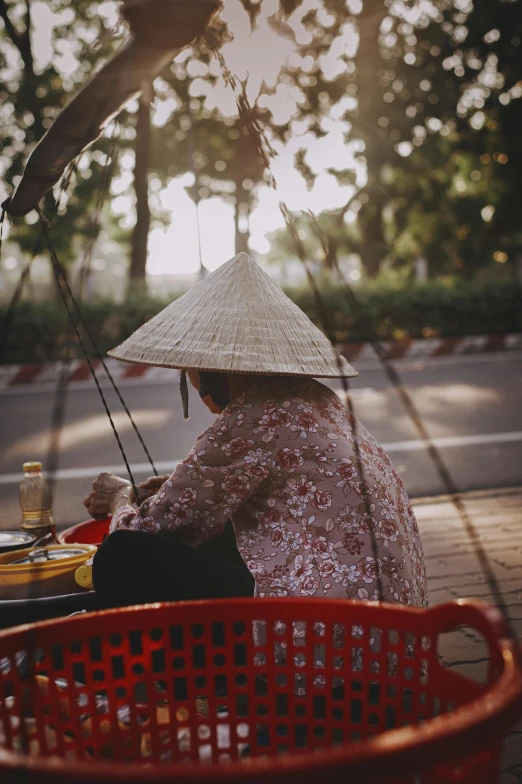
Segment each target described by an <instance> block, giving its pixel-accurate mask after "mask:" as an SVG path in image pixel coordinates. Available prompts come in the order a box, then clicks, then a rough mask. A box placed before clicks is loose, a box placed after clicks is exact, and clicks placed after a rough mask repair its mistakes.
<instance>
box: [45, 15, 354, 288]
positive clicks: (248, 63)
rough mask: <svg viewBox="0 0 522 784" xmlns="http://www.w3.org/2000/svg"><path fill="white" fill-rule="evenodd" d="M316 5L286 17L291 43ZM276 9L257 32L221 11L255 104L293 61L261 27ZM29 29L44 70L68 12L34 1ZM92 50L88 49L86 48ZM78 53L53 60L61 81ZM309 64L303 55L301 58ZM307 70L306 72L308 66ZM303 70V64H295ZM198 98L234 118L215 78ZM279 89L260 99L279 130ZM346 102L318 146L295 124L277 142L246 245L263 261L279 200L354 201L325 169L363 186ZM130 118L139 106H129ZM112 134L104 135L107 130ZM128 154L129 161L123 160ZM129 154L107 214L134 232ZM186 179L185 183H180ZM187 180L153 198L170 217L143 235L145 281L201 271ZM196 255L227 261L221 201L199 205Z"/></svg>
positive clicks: (283, 103)
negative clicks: (303, 164)
mask: <svg viewBox="0 0 522 784" xmlns="http://www.w3.org/2000/svg"><path fill="white" fill-rule="evenodd" d="M319 6H320V3H319V2H318V0H304V1H303V3H302V4H301V5H300V6H299V7H298V9H297V10H296V11H295V12H294V13H293V14H292V16H291V18H290V19H289V24H290V26H291V28H292V30H293V32H294V34H295V36H296V40H297V42H298V43H304V42H305V41H306V40H307V39H308V37H309V33H308V32H307V31H306V29H305V28H304V26H303V25H302V19H303V17H304V16H305V15H306V14H307V13H308V12H309V11H310V10H311V9H315V8H318V7H319ZM118 7H119V4H118V3H116V2H113V0H106V2H104V3H102V5H101V6H100V13H103V15H104V16H105V17H106V19H107V22H108V24H109V25H110V26H111V27H113V28H114V27H116V26H117V24H118ZM278 8H279V0H263V3H262V4H261V9H260V13H259V16H258V18H257V26H256V28H255V29H254V30H253V31H251V29H250V21H249V18H248V14H247V13H246V11H245V9H244V8H243V6H242V4H241V2H240V0H227V2H226V3H225V4H224V7H223V10H222V12H221V16H222V19H223V20H224V21H225V22H226V23H227V25H228V28H229V31H230V33H231V35H232V40H231V41H230V42H227V43H226V44H225V45H224V47H223V54H224V57H225V59H226V62H227V64H228V66H229V68H230V69H231V71H232V72H233V73H235V74H236V75H237V76H238V77H239V78H240V79H241V80H245V79H246V80H247V88H246V89H247V95H248V96H249V98H250V100H251V101H252V102H254V101H255V100H256V99H257V96H258V95H259V92H260V90H261V87H262V85H263V83H265V84H266V85H267V86H268V87H274V86H276V84H277V79H278V74H279V71H280V69H281V67H282V65H283V64H284V63H285V61H286V60H287V59H289V58H292V57H294V58H295V57H296V54H295V53H294V50H295V48H296V47H295V43H294V42H293V41H292V40H291V38H290V37H283V36H281V35H279V34H278V33H277V32H276V31H275V30H274V29H272V27H271V26H270V24H269V23H268V19H269V17H270V16H272V15H273V14H275V13H276V12H277V10H278ZM33 15H34V21H35V24H34V31H33V45H34V50H35V56H36V62H37V64H38V67H39V68H44V67H45V66H46V65H47V64H48V63H49V60H50V57H51V55H52V47H51V45H50V32H51V30H52V29H53V28H58V27H60V26H61V25H63V24H66V23H67V22H69V21H70V17H71V11H70V9H65V10H64V11H62V12H60V13H56V12H54V11H52V10H51V9H50V8H49V5H48V4H47V3H45V2H42V0H35V2H34V3H33ZM357 41H358V38H357V34H356V32H355V30H354V29H353V27H352V26H351V25H348V24H347V25H346V26H345V29H344V30H343V33H342V36H341V37H340V38H339V40H338V42H337V43H336V46H334V47H332V51H331V53H330V54H329V55H328V56H327V57H323V58H322V60H321V67H322V69H323V71H324V73H325V75H326V76H327V78H333V77H334V76H335V75H336V74H337V73H339V68H341V67H344V66H343V64H342V61H341V59H340V56H341V55H342V53H343V51H344V52H347V53H353V52H354V51H355V49H356V47H357ZM93 43H94V42H93ZM188 53H189V50H184V51H183V52H181V53H180V55H178V58H176V59H178V60H180V61H183V60H185V59H186V58H187V56H188ZM77 54H78V52H77V51H73V50H72V49H71V50H68V51H67V52H64V53H63V55H62V54H60V55H59V57H58V59H59V62H56V63H55V64H56V65H57V66H58V68H59V70H60V73H61V74H63V76H64V77H65V79H67V76H68V75H69V76H70V75H71V74H72V73H74V71H75V69H77V68H78V65H79V63H78V60H77ZM309 59H311V58H309ZM308 65H310V66H311V63H309V64H308ZM303 68H304V70H306V68H307V64H306V63H303ZM211 71H212V73H214V74H215V75H219V74H220V68H219V64H218V63H217V61H215V62H214V63H213V64H212V66H211ZM200 86H201V88H202V89H201V92H202V94H204V95H206V96H207V97H206V104H207V106H208V108H210V109H211V108H213V107H217V108H218V109H219V110H220V111H221V112H222V113H223V114H224V115H225V116H227V115H228V116H236V115H237V107H236V103H235V98H234V95H233V93H232V90H231V88H230V87H228V86H227V85H226V84H225V82H224V81H223V80H222V79H220V80H219V81H218V83H217V85H216V87H214V88H211V87H209V86H208V83H206V82H204V81H203V80H202V81H201V85H200ZM289 89H290V88H288V86H287V85H285V84H280V85H279V86H278V87H277V90H276V92H275V94H274V95H273V96H270V97H269V98H267V104H268V105H269V107H270V109H271V111H272V112H273V116H274V120H275V122H278V123H285V122H287V121H288V120H290V119H291V116H292V114H291V113H292V110H293V106H294V102H293V97H292V96H291V95H289V94H288V90H289ZM346 100H347V101H348V102H350V101H353V99H350V98H348V99H345V100H344V101H343V100H341V101H340V102H339V104H338V105H337V107H334V109H333V111H332V116H331V119H329V120H327V121H325V123H324V124H323V129H324V130H325V131H327V136H325V137H324V138H323V139H320V140H317V139H316V138H314V137H313V135H312V134H310V133H308V132H307V128H306V125H305V124H304V123H296V127H295V129H294V135H293V136H292V138H291V140H290V141H289V142H288V144H287V145H286V146H283V145H281V144H280V145H277V146H276V149H277V154H278V155H277V159H276V160H275V161H274V162H273V172H274V175H275V177H276V179H277V182H278V185H279V191H278V193H277V194H276V193H274V192H273V191H272V190H271V189H269V188H267V187H266V186H263V187H261V188H260V189H259V190H258V192H257V206H256V207H255V209H254V210H253V212H252V215H251V216H250V246H251V248H252V250H253V252H254V253H257V254H263V253H266V252H267V251H268V250H269V242H268V239H267V234H268V233H270V232H273V231H274V230H276V229H279V228H281V227H283V225H284V223H283V219H282V216H281V213H280V210H279V201H280V200H281V199H283V200H284V201H286V202H287V204H288V206H289V208H290V209H291V210H303V209H312V210H313V211H314V212H321V211H322V210H327V209H334V208H336V207H340V206H342V205H343V204H344V203H346V201H347V200H348V199H349V198H350V196H351V195H352V194H353V191H354V189H353V187H351V186H349V187H341V186H339V184H338V182H337V180H336V179H335V177H333V176H332V175H330V174H328V173H327V172H326V169H327V168H328V167H331V166H333V167H334V168H336V169H343V168H348V167H350V168H355V170H356V172H357V177H358V182H357V185H358V186H360V185H362V184H364V179H365V171H364V166H363V165H362V164H360V163H355V161H354V152H355V151H354V149H352V147H351V145H350V144H349V143H348V144H347V143H346V142H345V140H344V136H343V134H344V133H345V132H346V131H347V130H349V125H348V123H347V122H346V121H344V120H343V119H342V114H343V112H344V111H345V109H346V108H347V105H346ZM172 103H173V102H172V100H170V101H169V100H166V101H161V100H159V99H158V98H156V100H155V102H154V107H153V122H154V123H155V124H156V125H161V124H162V123H164V122H165V121H166V119H167V117H168V116H169V114H170V112H171V111H172V110H173V109H174V106H173V105H172ZM127 108H128V109H129V110H130V111H135V110H136V108H137V103H136V102H132V105H131V104H129V106H128V107H127ZM108 132H110V131H108ZM299 149H305V150H306V151H307V162H308V164H309V166H310V167H311V168H312V170H313V171H314V172H315V173H316V174H317V175H318V177H317V180H316V184H315V186H314V188H313V190H312V191H311V192H309V191H308V190H307V189H306V185H305V182H304V180H303V178H302V177H301V175H300V174H299V173H298V172H297V171H296V169H295V167H294V154H295V152H296V151H297V150H299ZM126 155H127V154H126ZM127 157H129V161H128V166H125V165H123V167H122V168H123V169H127V170H128V171H125V172H124V175H123V176H122V177H120V178H119V180H118V181H115V182H113V183H112V186H111V193H112V195H113V197H114V198H113V202H112V208H113V211H114V212H115V213H117V214H119V215H120V216H122V220H123V223H122V225H123V226H124V227H126V228H130V227H131V226H132V225H133V222H134V218H133V210H132V203H131V200H130V199H129V196H127V194H126V192H125V191H126V189H127V188H128V187H129V184H130V182H129V180H130V179H131V178H132V168H133V156H132V155H127ZM187 178H188V179H187ZM190 178H191V175H190V174H188V175H183V176H181V177H178V178H176V179H175V180H172V181H171V182H170V183H169V185H168V187H166V188H165V189H163V190H162V191H161V192H160V193H159V197H160V202H161V205H162V207H163V208H164V209H165V211H166V212H167V214H169V215H170V216H171V220H170V225H169V226H168V227H167V228H166V229H165V228H153V229H152V231H151V232H150V235H149V257H148V262H147V272H148V274H150V275H165V274H175V273H192V272H195V271H197V269H198V268H199V263H200V261H199V246H198V232H197V219H196V207H195V205H194V203H193V202H192V201H191V200H190V198H189V197H188V195H187V193H186V191H185V186H186V185H189V184H191V179H190ZM199 219H200V235H201V249H202V251H201V255H202V260H203V264H204V265H205V266H206V267H207V269H210V270H213V269H216V268H217V267H218V266H220V265H221V264H223V263H224V262H225V261H227V260H228V259H229V258H230V257H231V256H232V255H233V254H234V216H233V210H232V207H231V206H230V205H229V204H226V203H225V202H224V201H223V200H221V199H219V198H212V199H208V200H204V201H202V202H201V203H200V205H199Z"/></svg>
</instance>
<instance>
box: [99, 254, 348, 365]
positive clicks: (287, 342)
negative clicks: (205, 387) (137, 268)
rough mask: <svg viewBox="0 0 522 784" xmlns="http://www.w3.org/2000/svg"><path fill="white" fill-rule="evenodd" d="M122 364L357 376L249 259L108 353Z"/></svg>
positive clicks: (219, 273) (230, 265)
mask: <svg viewBox="0 0 522 784" xmlns="http://www.w3.org/2000/svg"><path fill="white" fill-rule="evenodd" d="M109 356H111V357H114V358H115V359H121V360H123V361H124V362H137V363H141V364H144V365H157V366H160V367H171V368H182V369H183V368H184V369H188V368H194V369H197V370H206V371H216V372H226V373H259V374H266V375H288V376H315V377H319V378H328V377H332V378H334V377H339V376H345V377H351V376H356V375H358V374H357V372H356V371H355V370H354V369H353V368H352V367H351V366H350V365H349V364H348V362H347V361H346V360H345V359H344V357H342V356H341V355H340V354H339V353H338V352H337V351H336V350H335V349H334V348H333V347H332V345H331V344H330V341H329V340H327V338H326V337H325V336H324V335H323V333H322V332H321V331H320V330H319V329H317V327H316V326H314V324H312V322H311V321H310V319H309V318H308V316H306V315H305V314H304V313H303V311H302V310H301V309H300V308H298V307H297V305H295V304H294V303H293V302H292V300H290V299H289V298H288V297H287V296H286V294H284V293H283V292H282V291H281V289H280V288H279V286H277V285H276V284H275V283H274V282H273V281H272V280H271V279H270V278H269V276H268V275H267V274H266V272H264V271H263V270H262V269H261V267H260V266H259V265H258V264H257V263H256V262H255V261H254V260H253V259H252V258H250V256H249V255H248V254H247V253H240V254H239V255H237V256H235V257H234V258H233V259H231V260H230V261H227V262H226V264H223V266H222V267H219V269H217V270H216V271H215V272H213V273H212V274H211V275H208V276H207V277H206V278H205V279H204V280H202V281H201V283H198V285H197V286H195V287H194V288H193V289H191V290H190V291H188V292H187V293H186V294H184V295H183V296H182V297H180V298H179V299H177V300H175V301H174V302H172V303H171V304H170V305H168V306H167V307H166V308H165V310H162V311H161V313H158V315H157V316H154V318H152V319H151V320H150V321H148V322H147V323H146V324H144V325H143V326H142V327H140V328H139V329H138V330H136V332H134V334H132V335H131V336H130V337H129V338H128V339H127V340H126V341H125V342H124V343H122V344H121V345H120V346H117V347H116V348H114V349H112V351H109Z"/></svg>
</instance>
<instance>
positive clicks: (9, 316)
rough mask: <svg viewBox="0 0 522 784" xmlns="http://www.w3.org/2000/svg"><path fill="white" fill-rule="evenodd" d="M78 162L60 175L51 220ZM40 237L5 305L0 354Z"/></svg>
mask: <svg viewBox="0 0 522 784" xmlns="http://www.w3.org/2000/svg"><path fill="white" fill-rule="evenodd" d="M82 154H83V153H82ZM80 159H81V155H80V157H79V158H78V162H79V160H80ZM78 162H76V161H75V162H73V163H72V164H71V165H70V166H69V167H68V169H67V171H66V172H65V174H64V176H63V177H62V181H61V184H60V190H59V192H58V197H57V198H56V200H55V202H54V206H53V210H52V212H51V217H50V219H51V220H52V218H53V217H54V215H56V213H57V212H58V210H59V208H60V202H61V200H62V197H63V196H64V194H65V192H66V191H67V189H68V188H69V184H70V182H71V178H72V175H73V172H75V171H76V169H77V165H78ZM10 203H11V198H10V197H9V198H7V199H6V200H5V201H4V202H3V204H2V205H1V206H2V215H1V222H2V223H3V221H4V217H5V215H6V213H7V210H8V209H9V204H10ZM1 231H2V228H1V225H0V258H1V249H2V241H1ZM42 238H43V232H42V233H41V234H40V236H39V237H38V238H37V240H36V242H35V244H34V245H33V250H32V253H31V258H30V259H29V261H28V262H27V264H26V265H25V267H24V269H23V271H22V274H21V275H20V278H19V280H18V283H17V284H16V288H15V290H14V292H13V296H12V297H11V301H10V302H9V305H8V306H7V310H6V314H5V316H4V320H3V322H2V327H1V331H0V354H1V353H2V352H3V351H4V349H5V348H6V347H7V341H8V339H9V334H10V332H11V327H12V326H13V320H14V311H15V308H16V306H17V304H18V301H19V299H20V297H21V296H22V292H23V289H24V286H25V284H26V282H27V280H28V278H29V273H30V272H31V266H32V264H33V261H34V260H35V258H36V256H37V254H38V251H39V250H40V245H41V242H42Z"/></svg>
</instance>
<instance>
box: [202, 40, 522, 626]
mask: <svg viewBox="0 0 522 784" xmlns="http://www.w3.org/2000/svg"><path fill="white" fill-rule="evenodd" d="M207 43H208V45H209V46H210V48H211V49H212V51H213V52H214V54H215V55H216V57H217V59H218V62H219V64H220V67H221V71H222V74H223V79H224V81H225V83H226V84H228V85H229V86H230V87H231V88H232V90H233V92H234V95H235V97H236V103H237V107H238V111H239V113H240V115H241V116H242V117H243V119H244V120H245V122H246V125H247V127H248V129H249V131H250V132H251V133H252V134H253V135H254V137H255V139H256V141H257V146H258V151H259V155H260V158H261V160H262V162H263V163H264V166H265V170H266V175H267V183H268V184H269V186H270V187H271V188H272V189H273V190H274V191H276V192H277V189H278V186H277V181H276V179H275V177H274V175H273V172H272V168H271V159H273V158H275V155H276V153H275V150H274V148H273V146H272V145H271V143H270V141H269V140H268V139H267V136H266V132H265V129H264V128H263V126H262V125H261V123H260V122H259V119H258V118H257V117H256V116H255V114H254V111H253V109H252V106H251V105H250V102H249V100H248V97H247V96H246V92H245V90H244V89H243V90H242V91H241V92H239V91H238V86H237V80H236V78H235V76H234V75H233V74H232V72H231V71H230V69H229V68H228V66H227V64H226V61H225V58H224V56H223V53H222V52H221V51H220V50H219V49H218V48H217V45H216V41H215V40H214V39H213V38H212V37H211V36H207ZM279 206H280V210H281V213H282V215H283V218H284V220H285V224H286V226H287V228H288V230H289V231H290V233H291V236H292V237H293V239H294V244H295V246H296V251H297V253H298V256H299V258H300V260H301V261H302V262H303V263H304V264H305V270H306V275H307V278H308V281H309V282H310V285H311V288H312V291H313V294H314V297H315V299H316V303H317V307H318V312H319V318H320V320H321V323H322V325H323V328H324V329H325V332H326V333H327V336H328V338H329V340H330V342H331V343H332V347H333V348H335V334H333V333H332V332H331V330H329V317H328V311H327V309H326V307H325V305H324V301H323V299H322V297H321V293H320V291H319V288H318V287H317V284H316V282H315V279H314V277H313V273H312V271H311V270H310V267H309V265H308V262H307V260H306V254H305V253H304V248H303V246H302V242H301V240H300V238H299V235H298V233H297V231H296V228H295V224H294V221H293V218H292V213H291V212H290V210H289V209H288V207H287V205H286V204H285V202H284V201H280V202H279ZM309 215H310V217H311V221H312V225H313V226H314V230H315V232H316V234H317V235H318V236H319V239H320V240H321V244H322V247H323V252H324V253H325V257H326V258H328V257H329V256H330V253H329V249H328V247H327V243H326V242H325V240H324V235H323V233H322V231H321V229H320V227H319V224H318V222H317V218H316V217H315V215H314V214H313V213H312V212H310V213H309ZM333 255H334V266H335V268H336V271H337V274H338V276H339V277H340V279H341V280H342V282H343V286H344V289H345V291H346V293H347V294H348V296H349V298H350V301H351V302H352V304H353V305H354V307H355V308H356V309H357V310H358V312H359V314H360V313H361V312H363V309H362V307H361V306H360V303H359V302H358V299H357V297H356V296H355V294H354V292H353V290H352V288H351V286H350V285H349V284H348V282H347V281H346V279H345V278H344V276H343V275H342V272H341V270H340V268H339V263H338V260H337V256H336V254H335V253H334V254H333ZM364 318H365V319H366V320H367V322H369V319H368V317H367V316H366V314H364ZM370 328H371V332H370V334H371V333H372V332H373V333H374V334H375V331H374V329H373V325H371V324H370ZM370 342H371V345H372V346H373V348H374V350H375V351H376V353H377V357H378V358H379V360H380V362H381V364H382V366H383V368H384V370H385V372H386V375H387V377H388V379H389V380H390V382H391V384H392V386H393V387H394V388H395V390H396V392H397V394H398V396H399V398H400V400H401V402H402V403H403V405H404V407H405V409H406V412H407V414H408V416H409V417H410V419H411V420H412V422H413V423H414V425H415V427H416V429H417V432H418V433H419V435H420V436H421V438H422V440H423V442H424V445H425V447H426V450H427V452H428V455H429V456H430V458H431V460H432V462H433V464H434V465H435V468H436V470H437V472H438V474H439V477H440V479H441V481H442V482H443V484H444V486H445V488H446V490H447V492H448V495H450V497H451V501H452V503H453V505H454V507H455V509H456V511H457V513H458V515H459V517H460V519H461V521H462V523H463V525H464V528H465V530H466V533H467V535H468V537H469V540H470V543H471V546H472V547H473V550H474V552H475V555H476V557H477V560H478V561H479V563H480V565H481V568H482V571H483V573H484V574H485V576H486V580H487V582H488V586H489V588H490V591H491V593H492V595H493V596H494V597H495V602H496V604H497V606H498V607H499V608H500V610H501V611H502V613H503V615H504V618H505V621H506V624H507V625H508V627H509V628H510V631H511V633H512V635H513V637H514V638H516V634H515V633H514V630H513V627H512V624H511V622H510V621H509V617H508V612H507V606H506V603H505V601H504V598H503V596H502V592H501V590H500V586H499V584H498V581H497V579H496V577H495V575H494V572H493V569H492V566H491V563H490V560H489V558H488V556H487V554H486V552H485V550H484V548H483V546H482V543H481V542H480V537H479V535H478V533H477V531H476V529H475V526H474V524H473V521H472V520H471V517H470V515H469V513H468V511H467V510H466V507H465V504H464V502H463V500H462V498H461V496H460V494H459V490H458V488H457V486H456V484H455V482H454V481H453V478H452V476H451V473H450V471H449V469H448V468H447V466H446V464H445V462H444V459H443V457H442V455H441V453H440V452H439V450H438V449H437V448H436V446H435V445H434V443H433V441H432V439H431V437H430V435H429V433H428V431H427V430H426V428H425V426H424V423H423V421H422V417H421V415H420V413H419V411H418V410H417V408H416V406H415V404H414V403H413V400H412V399H411V397H410V395H409V394H408V392H407V391H406V388H405V387H404V385H403V383H402V381H401V379H400V376H399V374H398V372H397V370H396V368H395V367H394V366H393V365H392V364H391V363H390V362H389V361H388V360H387V359H386V356H385V354H386V352H385V350H384V348H383V346H382V345H381V344H380V343H379V341H378V340H372V341H370ZM341 383H342V386H343V390H344V393H345V398H346V401H347V407H348V410H349V412H350V414H352V416H351V417H350V419H351V420H354V419H355V418H354V416H353V411H354V409H353V400H352V398H351V396H350V394H349V385H348V381H347V379H346V378H344V377H341ZM352 435H353V436H354V445H355V456H356V460H357V464H358V465H357V467H358V471H359V476H360V478H361V480H362V479H363V467H362V460H361V455H360V450H359V445H358V442H357V438H356V437H355V421H353V422H352ZM366 500H367V501H368V499H366ZM365 505H366V507H367V510H368V508H369V502H367V503H366V504H365ZM370 519H373V518H371V515H370ZM370 534H371V539H372V550H373V552H374V558H375V557H376V556H375V553H376V552H377V543H376V540H375V531H374V528H373V525H372V526H370ZM376 565H377V561H376ZM379 597H380V598H381V599H382V585H380V586H379Z"/></svg>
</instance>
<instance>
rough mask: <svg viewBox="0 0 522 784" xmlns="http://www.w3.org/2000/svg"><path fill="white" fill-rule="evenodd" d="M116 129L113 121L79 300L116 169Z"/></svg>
mask: <svg viewBox="0 0 522 784" xmlns="http://www.w3.org/2000/svg"><path fill="white" fill-rule="evenodd" d="M117 127H118V124H117V122H116V120H114V124H113V129H112V136H111V139H110V142H111V144H110V148H109V151H108V152H107V154H106V157H105V162H104V164H103V169H102V173H101V177H100V186H99V189H98V198H97V200H96V204H95V207H94V213H93V216H92V219H91V224H90V229H91V231H90V234H89V237H88V239H87V243H86V246H85V252H84V255H83V259H82V262H81V264H80V272H79V275H78V297H79V298H80V299H81V296H82V293H83V287H84V285H85V283H86V282H87V280H88V277H89V274H90V272H91V260H92V252H93V250H94V244H95V241H96V239H97V238H98V234H99V232H100V222H101V212H102V209H103V206H104V204H105V200H106V198H107V194H108V192H109V186H110V184H111V181H112V176H113V174H114V169H115V168H116V161H117V159H118V152H119V150H118V147H119V137H118V136H117V135H116V130H117Z"/></svg>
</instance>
